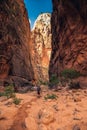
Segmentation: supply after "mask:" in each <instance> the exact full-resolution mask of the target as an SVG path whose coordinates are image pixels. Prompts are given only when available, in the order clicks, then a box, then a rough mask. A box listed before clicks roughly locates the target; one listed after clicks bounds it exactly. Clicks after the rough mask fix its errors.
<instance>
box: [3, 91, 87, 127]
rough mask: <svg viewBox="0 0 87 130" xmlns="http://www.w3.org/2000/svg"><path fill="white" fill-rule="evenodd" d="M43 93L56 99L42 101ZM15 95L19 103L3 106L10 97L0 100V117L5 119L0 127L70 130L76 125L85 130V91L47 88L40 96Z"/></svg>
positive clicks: (30, 93) (86, 95)
mask: <svg viewBox="0 0 87 130" xmlns="http://www.w3.org/2000/svg"><path fill="white" fill-rule="evenodd" d="M47 93H49V94H51V93H54V94H56V95H57V96H58V98H57V100H55V99H54V100H52V99H49V100H45V99H44V96H45V95H46V94H47ZM17 97H18V98H21V99H23V100H22V101H21V104H20V105H19V106H15V105H14V104H11V105H10V106H7V105H5V104H6V103H7V102H9V100H11V99H9V100H6V101H1V102H0V111H1V113H2V114H1V115H0V117H5V118H6V120H4V119H2V120H0V130H74V127H75V126H76V125H77V126H78V127H80V129H81V130H87V90H79V91H71V90H70V91H60V92H52V91H50V90H48V91H46V92H43V93H42V96H41V98H38V97H37V95H36V92H29V93H26V94H17ZM7 112H8V113H7ZM3 124H5V125H3Z"/></svg>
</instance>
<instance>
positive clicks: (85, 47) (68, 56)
mask: <svg viewBox="0 0 87 130" xmlns="http://www.w3.org/2000/svg"><path fill="white" fill-rule="evenodd" d="M51 24H52V57H51V62H50V75H52V74H57V75H59V74H60V73H61V71H62V70H63V69H65V68H74V69H76V70H77V71H80V73H81V74H83V75H86V76H87V1H86V0H83V1H82V0H53V13H52V20H51Z"/></svg>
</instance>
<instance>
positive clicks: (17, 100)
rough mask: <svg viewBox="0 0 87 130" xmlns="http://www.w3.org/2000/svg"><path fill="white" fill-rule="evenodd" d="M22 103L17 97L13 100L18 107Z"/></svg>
mask: <svg viewBox="0 0 87 130" xmlns="http://www.w3.org/2000/svg"><path fill="white" fill-rule="evenodd" d="M20 102H21V99H20V98H17V97H15V98H14V99H13V103H14V104H16V105H19V104H20Z"/></svg>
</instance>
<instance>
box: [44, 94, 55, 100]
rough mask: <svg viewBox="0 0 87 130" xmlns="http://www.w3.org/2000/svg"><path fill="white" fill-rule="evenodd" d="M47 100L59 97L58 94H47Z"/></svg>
mask: <svg viewBox="0 0 87 130" xmlns="http://www.w3.org/2000/svg"><path fill="white" fill-rule="evenodd" d="M44 99H45V100H47V99H57V95H55V94H47V95H46V96H45V97H44Z"/></svg>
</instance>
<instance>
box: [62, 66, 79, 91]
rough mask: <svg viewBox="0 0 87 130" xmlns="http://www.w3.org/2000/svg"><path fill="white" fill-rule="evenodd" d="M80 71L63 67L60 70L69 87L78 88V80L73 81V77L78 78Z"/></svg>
mask: <svg viewBox="0 0 87 130" xmlns="http://www.w3.org/2000/svg"><path fill="white" fill-rule="evenodd" d="M80 75H81V74H80V72H78V71H76V70H74V69H72V68H71V69H65V70H63V71H62V73H61V76H62V77H64V78H65V80H66V81H67V82H69V88H70V89H72V88H80V85H79V82H78V83H74V81H73V79H75V78H78V77H79V76H80Z"/></svg>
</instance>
